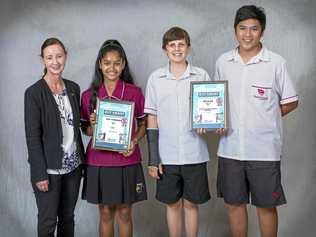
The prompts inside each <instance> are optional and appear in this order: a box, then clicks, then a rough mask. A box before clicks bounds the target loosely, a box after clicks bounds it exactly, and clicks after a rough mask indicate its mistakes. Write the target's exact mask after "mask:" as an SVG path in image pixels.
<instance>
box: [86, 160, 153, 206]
mask: <svg viewBox="0 0 316 237" xmlns="http://www.w3.org/2000/svg"><path fill="white" fill-rule="evenodd" d="M82 199H84V200H87V201H88V202H89V203H93V204H104V205H115V204H132V203H135V202H139V201H143V200H146V199H147V191H146V184H145V178H144V173H143V167H142V165H141V164H140V163H138V164H135V165H129V166H122V167H99V166H90V165H87V167H86V172H85V177H84V183H83V190H82Z"/></svg>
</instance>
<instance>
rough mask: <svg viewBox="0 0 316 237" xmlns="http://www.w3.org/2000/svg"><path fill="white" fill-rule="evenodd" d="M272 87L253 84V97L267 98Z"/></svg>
mask: <svg viewBox="0 0 316 237" xmlns="http://www.w3.org/2000/svg"><path fill="white" fill-rule="evenodd" d="M271 89H272V88H271V87H263V86H257V85H252V86H251V91H252V95H253V97H255V98H257V99H260V100H267V99H268V98H269V94H270V91H271Z"/></svg>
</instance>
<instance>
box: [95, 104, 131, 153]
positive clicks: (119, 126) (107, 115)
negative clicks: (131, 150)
mask: <svg viewBox="0 0 316 237" xmlns="http://www.w3.org/2000/svg"><path fill="white" fill-rule="evenodd" d="M133 114H134V102H128V101H116V100H99V99H98V100H97V111H96V122H97V123H96V125H95V128H94V133H93V143H92V145H93V148H94V149H101V150H111V151H126V150H127V149H128V147H129V145H130V141H131V135H132V134H131V133H132V124H133Z"/></svg>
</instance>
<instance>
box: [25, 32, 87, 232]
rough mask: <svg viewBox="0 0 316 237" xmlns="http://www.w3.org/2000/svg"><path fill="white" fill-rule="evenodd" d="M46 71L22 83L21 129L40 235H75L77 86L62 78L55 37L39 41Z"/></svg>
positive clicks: (61, 51)
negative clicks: (23, 126)
mask: <svg viewBox="0 0 316 237" xmlns="http://www.w3.org/2000/svg"><path fill="white" fill-rule="evenodd" d="M41 59H42V62H43V65H44V75H43V76H42V78H41V79H40V80H38V81H37V82H36V83H34V84H33V85H32V86H30V87H29V88H27V89H26V91H25V98H24V119H25V133H26V142H27V148H28V156H29V157H28V161H29V163H30V168H31V183H32V186H33V189H34V193H35V198H36V204H37V208H38V224H37V230H38V236H40V237H44V236H45V237H46V236H47V237H48V236H49V237H51V236H54V232H55V229H56V225H57V236H58V237H72V236H74V209H75V205H76V202H77V198H78V192H79V186H80V180H81V167H80V164H81V163H83V160H84V152H83V144H82V140H81V134H80V129H79V128H80V115H79V114H80V112H79V103H80V88H79V86H78V85H77V84H76V83H74V82H72V81H69V80H66V79H64V78H62V73H63V70H64V67H65V63H66V59H67V52H66V49H65V47H64V45H63V43H62V42H61V41H60V40H58V39H56V38H49V39H47V40H45V41H44V43H43V45H42V47H41Z"/></svg>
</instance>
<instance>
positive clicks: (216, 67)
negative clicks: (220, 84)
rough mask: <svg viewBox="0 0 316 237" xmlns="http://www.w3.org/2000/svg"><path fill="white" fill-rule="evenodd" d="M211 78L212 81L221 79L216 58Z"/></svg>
mask: <svg viewBox="0 0 316 237" xmlns="http://www.w3.org/2000/svg"><path fill="white" fill-rule="evenodd" d="M213 80H214V81H219V80H221V76H220V70H219V66H218V60H217V61H216V63H215V71H214V76H213Z"/></svg>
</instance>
